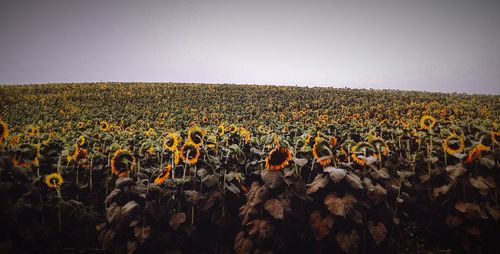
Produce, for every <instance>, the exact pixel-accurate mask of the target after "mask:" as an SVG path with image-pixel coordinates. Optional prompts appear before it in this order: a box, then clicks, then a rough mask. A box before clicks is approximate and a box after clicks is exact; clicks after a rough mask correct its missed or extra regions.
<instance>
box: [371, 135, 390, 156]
mask: <svg viewBox="0 0 500 254" xmlns="http://www.w3.org/2000/svg"><path fill="white" fill-rule="evenodd" d="M368 143H370V145H372V147H373V148H375V150H376V151H377V152H380V154H382V155H384V156H387V155H388V154H389V152H390V150H389V146H388V145H387V143H386V142H385V141H384V140H383V139H381V138H379V137H373V138H372V139H370V140H369V141H368Z"/></svg>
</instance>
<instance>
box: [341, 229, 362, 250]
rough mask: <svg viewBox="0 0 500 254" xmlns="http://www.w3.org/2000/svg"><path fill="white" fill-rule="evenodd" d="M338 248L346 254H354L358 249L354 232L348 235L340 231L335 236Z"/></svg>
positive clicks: (356, 236)
mask: <svg viewBox="0 0 500 254" xmlns="http://www.w3.org/2000/svg"><path fill="white" fill-rule="evenodd" d="M336 239H337V243H338V244H339V247H340V248H341V249H342V250H343V251H345V252H347V253H355V252H356V251H357V249H358V242H359V235H358V233H357V232H356V231H355V230H352V231H351V232H350V233H346V232H343V231H340V232H338V233H337V236H336Z"/></svg>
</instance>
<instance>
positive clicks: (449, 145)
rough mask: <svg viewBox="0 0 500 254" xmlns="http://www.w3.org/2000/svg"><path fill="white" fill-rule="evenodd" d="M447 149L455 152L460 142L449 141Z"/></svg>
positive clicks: (455, 140) (456, 140)
mask: <svg viewBox="0 0 500 254" xmlns="http://www.w3.org/2000/svg"><path fill="white" fill-rule="evenodd" d="M448 147H449V148H451V149H453V150H457V149H458V148H460V141H459V140H458V139H451V140H450V141H448Z"/></svg>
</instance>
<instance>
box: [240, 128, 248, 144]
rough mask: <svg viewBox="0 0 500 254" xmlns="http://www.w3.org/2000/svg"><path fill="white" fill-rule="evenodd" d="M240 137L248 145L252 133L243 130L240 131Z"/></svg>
mask: <svg viewBox="0 0 500 254" xmlns="http://www.w3.org/2000/svg"><path fill="white" fill-rule="evenodd" d="M240 137H242V138H243V139H244V141H245V144H248V141H249V140H250V132H249V131H247V130H245V129H243V130H242V131H240Z"/></svg>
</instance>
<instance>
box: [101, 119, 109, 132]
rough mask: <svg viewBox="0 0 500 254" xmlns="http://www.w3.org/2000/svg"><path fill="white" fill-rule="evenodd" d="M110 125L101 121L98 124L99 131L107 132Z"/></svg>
mask: <svg viewBox="0 0 500 254" xmlns="http://www.w3.org/2000/svg"><path fill="white" fill-rule="evenodd" d="M109 127H110V124H109V123H108V122H106V121H102V122H101V124H100V128H101V131H109Z"/></svg>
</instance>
